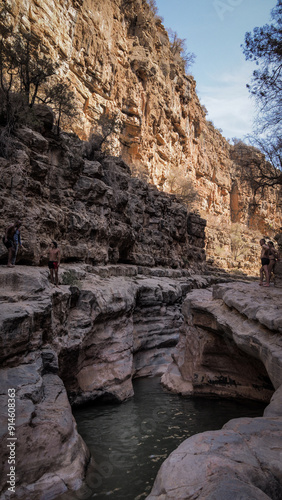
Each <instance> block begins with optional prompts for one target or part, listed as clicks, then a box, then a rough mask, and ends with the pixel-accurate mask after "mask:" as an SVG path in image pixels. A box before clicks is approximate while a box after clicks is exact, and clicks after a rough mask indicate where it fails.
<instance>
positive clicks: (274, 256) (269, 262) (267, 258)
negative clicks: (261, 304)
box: [259, 238, 279, 286]
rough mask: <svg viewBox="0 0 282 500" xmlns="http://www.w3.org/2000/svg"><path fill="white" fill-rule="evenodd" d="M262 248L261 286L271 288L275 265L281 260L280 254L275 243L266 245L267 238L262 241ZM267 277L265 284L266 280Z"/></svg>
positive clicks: (270, 242) (269, 242)
mask: <svg viewBox="0 0 282 500" xmlns="http://www.w3.org/2000/svg"><path fill="white" fill-rule="evenodd" d="M260 246H261V268H260V282H259V285H260V286H269V283H270V278H271V274H272V273H273V270H274V267H275V263H276V261H277V260H278V259H279V254H278V252H277V250H275V248H274V244H273V241H268V242H267V243H266V241H265V238H262V239H261V240H260ZM264 276H265V282H264V281H263V280H264Z"/></svg>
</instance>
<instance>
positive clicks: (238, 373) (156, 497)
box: [148, 283, 282, 500]
mask: <svg viewBox="0 0 282 500" xmlns="http://www.w3.org/2000/svg"><path fill="white" fill-rule="evenodd" d="M257 288H259V287H257V285H256V284H246V283H238V284H234V283H233V284H230V283H229V284H221V285H217V286H215V287H214V289H213V291H212V290H211V289H207V290H204V291H203V290H201V292H200V293H198V291H197V290H194V291H192V292H191V293H190V294H188V295H187V298H186V300H185V302H184V307H183V313H184V316H185V323H184V326H183V329H182V335H181V340H180V342H179V344H178V349H177V352H176V354H175V355H174V361H173V363H172V364H171V366H170V367H169V369H168V371H167V372H166V373H165V374H164V375H163V378H162V380H163V383H164V384H165V386H166V387H168V388H169V389H170V390H174V391H176V392H179V393H182V394H194V395H198V394H208V393H212V394H219V395H224V394H226V391H227V392H228V394H230V395H232V394H233V396H235V397H240V396H241V397H242V396H243V397H245V396H247V397H253V398H256V399H262V400H263V399H265V400H266V401H267V399H268V398H269V394H270V392H271V390H273V388H274V389H275V393H274V395H273V397H272V399H271V403H270V405H269V406H268V407H267V408H266V410H265V412H264V416H263V417H261V418H254V419H247V418H243V419H235V420H231V421H230V422H228V423H227V424H226V425H225V426H224V427H223V429H222V430H219V431H215V432H205V433H203V434H198V435H196V436H193V437H192V438H190V439H188V440H186V441H184V442H183V443H182V444H181V445H180V446H179V447H178V448H177V450H175V451H174V452H173V453H172V454H171V455H170V456H169V457H168V459H167V460H166V461H165V462H164V464H163V465H162V467H161V469H160V471H159V474H158V476H157V479H156V481H155V484H154V487H153V490H152V492H151V494H150V495H149V496H148V500H149V499H150V500H160V499H162V500H169V499H170V498H174V499H175V500H177V499H180V498H197V499H202V500H204V499H208V498H216V499H218V498H224V499H229V498H230V499H231V498H232V497H233V498H234V495H235V497H240V498H253V499H257V500H259V499H262V498H264V499H265V500H267V499H270V498H271V499H274V498H275V499H278V498H280V497H281V495H282V481H281V453H282V451H281V450H282V439H281V436H282V434H281V425H282V413H281V398H282V390H281V389H282V385H281V384H282V363H281V360H282V342H281V331H282V322H281V321H282V318H281V310H280V307H279V306H280V304H281V289H274V288H272V289H269V290H268V291H267V292H266V293H264V294H262V293H261V290H257ZM227 359H228V372H227V370H226V366H227V365H226V362H227ZM270 381H271V383H270ZM271 385H272V387H271Z"/></svg>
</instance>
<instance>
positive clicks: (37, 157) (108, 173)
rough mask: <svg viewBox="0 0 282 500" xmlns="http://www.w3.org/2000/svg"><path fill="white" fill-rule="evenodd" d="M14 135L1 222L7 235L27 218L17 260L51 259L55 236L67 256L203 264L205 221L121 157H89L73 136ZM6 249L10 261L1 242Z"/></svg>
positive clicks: (0, 197) (4, 163)
mask: <svg viewBox="0 0 282 500" xmlns="http://www.w3.org/2000/svg"><path fill="white" fill-rule="evenodd" d="M10 140H11V145H12V147H13V151H14V153H13V157H12V159H11V160H6V159H4V158H0V172H1V180H0V186H1V194H0V211H1V224H0V227H1V228H2V229H1V231H2V234H4V231H5V227H6V226H7V225H8V224H9V223H11V222H13V220H14V218H15V217H16V218H18V219H21V220H22V222H23V230H22V240H23V244H24V249H23V250H22V253H21V254H20V261H19V262H21V263H25V264H37V265H38V264H39V263H44V261H45V262H46V258H47V250H48V245H49V244H50V243H51V240H57V241H58V242H59V246H60V248H61V251H62V258H63V261H64V262H71V261H82V262H88V263H90V264H107V263H120V262H121V263H128V264H138V265H143V266H155V265H162V266H164V267H189V266H190V267H191V266H193V265H194V266H196V267H201V266H202V265H203V263H204V261H205V251H204V245H205V243H204V238H205V221H204V220H203V219H201V218H200V217H199V216H198V215H196V214H193V213H188V212H187V209H186V207H185V206H183V205H182V204H181V203H179V202H178V201H177V199H176V198H175V196H171V195H169V194H166V193H162V192H159V191H158V190H157V189H156V188H155V186H151V185H149V184H147V183H146V182H143V181H141V180H140V179H138V178H136V177H132V176H131V174H130V170H129V168H128V166H127V165H126V164H125V163H124V161H123V160H121V159H119V158H114V157H104V156H103V155H99V154H98V156H97V155H96V157H95V158H96V159H94V160H93V159H92V160H88V159H87V158H86V157H85V155H84V147H85V144H84V143H83V142H81V141H79V140H76V139H75V138H71V137H69V136H68V135H62V136H61V137H60V138H59V139H58V138H56V137H55V136H50V137H46V136H45V137H43V135H41V134H40V133H39V132H35V131H32V130H30V129H28V128H23V129H19V130H18V131H17V137H14V138H11V139H10ZM0 255H2V263H4V262H5V260H6V248H5V247H4V245H3V243H2V241H1V243H0Z"/></svg>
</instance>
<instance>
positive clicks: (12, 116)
mask: <svg viewBox="0 0 282 500" xmlns="http://www.w3.org/2000/svg"><path fill="white" fill-rule="evenodd" d="M1 35H2V36H1ZM58 68H59V63H58V62H56V61H52V60H51V59H50V57H49V56H47V55H46V48H45V47H44V46H43V45H42V44H41V43H40V42H39V40H38V38H37V37H36V36H34V35H33V34H32V33H16V34H11V33H9V32H3V33H0V122H1V123H2V124H3V125H5V127H6V129H7V130H8V131H9V133H10V132H12V131H13V129H14V128H15V127H16V126H17V125H18V124H20V123H21V124H28V125H30V126H32V124H33V122H34V120H35V118H34V116H33V113H32V109H33V108H34V105H35V103H40V102H41V103H47V102H48V104H50V105H51V106H52V107H53V109H54V111H55V113H56V112H57V113H56V114H57V118H58V126H59V123H60V120H61V117H62V115H63V114H64V115H66V116H69V117H71V116H73V113H74V108H75V101H74V95H73V93H72V92H71V91H70V89H69V86H68V85H67V84H66V83H63V84H62V83H60V82H59V83H57V82H56V81H54V82H53V83H52V81H51V79H52V78H54V77H55V75H56V73H57V70H58Z"/></svg>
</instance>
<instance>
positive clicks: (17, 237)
mask: <svg viewBox="0 0 282 500" xmlns="http://www.w3.org/2000/svg"><path fill="white" fill-rule="evenodd" d="M21 225H22V223H21V222H20V221H17V222H16V224H15V227H16V230H15V234H14V238H13V240H14V248H15V249H14V253H13V258H12V265H13V266H14V265H15V264H16V259H17V253H18V250H19V248H20V247H21V246H22V242H21V229H20V228H21Z"/></svg>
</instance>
